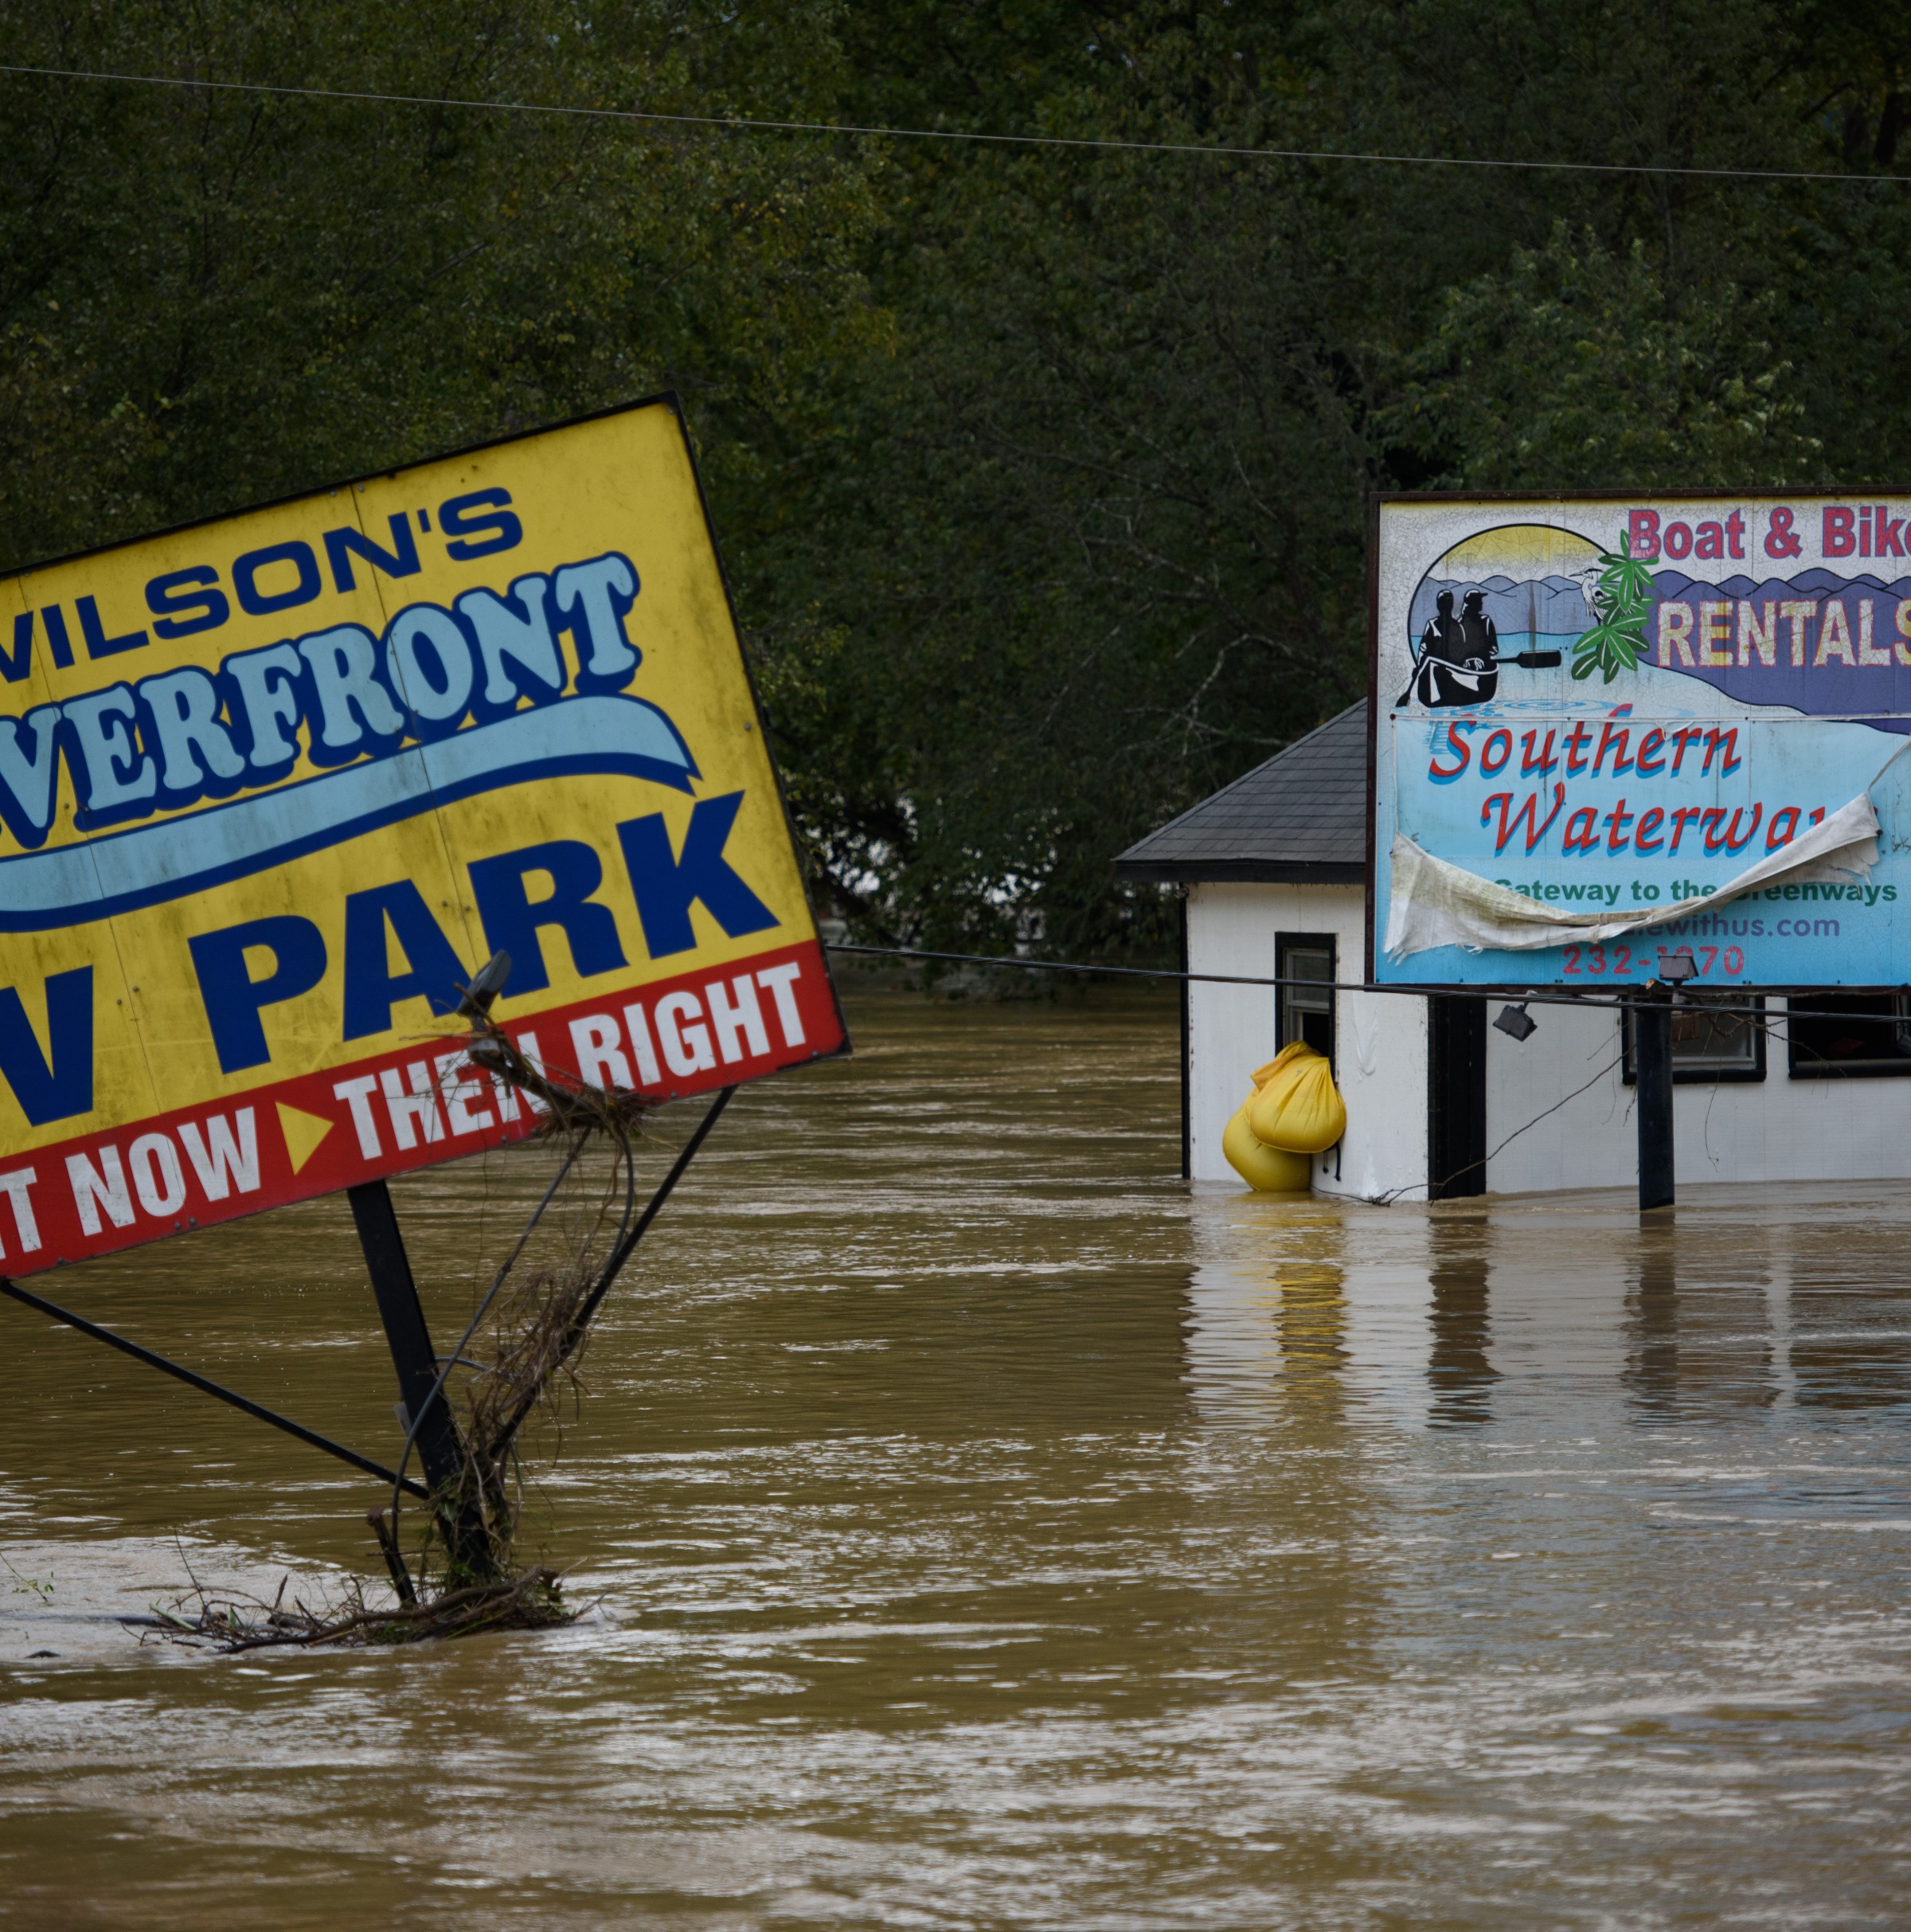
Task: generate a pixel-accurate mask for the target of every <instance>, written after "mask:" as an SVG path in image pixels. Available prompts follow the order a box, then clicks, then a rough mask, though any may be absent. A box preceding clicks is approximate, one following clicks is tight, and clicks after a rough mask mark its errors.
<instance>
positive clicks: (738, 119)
mask: <svg viewBox="0 0 1911 1932" xmlns="http://www.w3.org/2000/svg"><path fill="white" fill-rule="evenodd" d="M0 74H21V75H31V76H37V77H38V78H41V79H43V80H98V81H106V82H111V83H113V84H117V85H121V86H127V87H159V88H197V89H199V90H201V91H202V92H207V93H222V94H276V95H283V96H287V97H290V98H292V99H295V100H341V101H358V102H361V103H369V104H377V105H381V106H385V107H399V108H458V109H459V110H461V111H466V112H470V113H481V114H537V115H549V116H553V117H557V118H560V119H569V120H592V121H637V122H644V123H653V124H655V125H658V126H666V127H710V128H718V129H729V130H733V131H737V132H741V133H748V134H819V135H870V136H875V137H877V138H880V139H885V140H892V141H952V142H967V143H971V144H972V145H976V146H983V147H1041V148H1075V149H1081V150H1084V151H1089V152H1098V153H1104V154H1190V155H1198V156H1203V157H1206V158H1213V159H1219V160H1239V161H1319V162H1333V161H1345V162H1360V163H1362V164H1364V165H1367V166H1378V167H1416V168H1499V169H1505V170H1514V171H1517V172H1520V173H1526V174H1646V175H1671V176H1678V177H1682V178H1692V179H1699V180H1718V181H1810V182H1857V183H1863V184H1876V183H1878V182H1905V181H1907V180H1911V176H1907V175H1902V174H1826V173H1821V172H1817V171H1815V170H1811V169H1809V168H1721V167H1712V168H1707V167H1692V166H1678V165H1676V164H1675V163H1673V162H1656V161H1507V160H1499V159H1484V158H1479V157H1476V156H1473V155H1467V154H1358V153H1351V152H1349V151H1346V150H1343V149H1338V148H1303V147H1237V146H1233V145H1229V144H1227V143H1207V142H1202V141H1125V140H1120V139H1115V138H1114V137H1112V136H1108V135H1053V134H978V133H973V132H970V131H966V130H963V129H959V128H950V127H875V126H868V125H865V124H863V123H860V122H855V121H780V120H768V119H760V118H759V117H757V116H756V115H742V114H666V113H663V112H662V111H658V110H656V109H652V108H579V107H565V106H553V105H549V104H545V103H544V102H541V101H529V100H471V99H469V98H461V97H459V96H440V95H435V94H386V93H381V92H374V91H373V90H371V89H369V88H317V87H288V86H280V85H276V84H273V83H272V82H269V81H264V80H201V79H198V78H197V77H193V76H184V75H176V74H113V73H103V72H93V71H92V70H91V69H88V68H71V67H27V66H21V65H12V64H7V63H0Z"/></svg>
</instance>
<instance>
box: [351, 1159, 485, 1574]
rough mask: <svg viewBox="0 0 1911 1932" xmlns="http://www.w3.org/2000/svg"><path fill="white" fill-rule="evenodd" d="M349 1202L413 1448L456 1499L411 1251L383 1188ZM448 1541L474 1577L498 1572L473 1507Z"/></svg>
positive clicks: (447, 1428) (454, 1445)
mask: <svg viewBox="0 0 1911 1932" xmlns="http://www.w3.org/2000/svg"><path fill="white" fill-rule="evenodd" d="M346 1199H348V1200H349V1201H350V1203H351V1204H352V1218H353V1220H354V1221H355V1222H357V1223H358V1245H359V1246H360V1247H361V1248H362V1249H363V1250H365V1266H366V1268H367V1269H369V1271H370V1273H371V1277H372V1293H373V1295H374V1296H376V1297H377V1302H378V1319H379V1320H381V1322H383V1323H384V1324H385V1340H386V1342H387V1343H389V1344H390V1347H391V1351H392V1366H393V1368H395V1369H396V1370H397V1371H398V1393H399V1394H400V1396H401V1398H402V1399H403V1401H404V1412H405V1414H406V1416H407V1418H408V1419H409V1422H410V1423H412V1424H415V1425H416V1433H415V1435H414V1437H413V1440H414V1441H415V1442H416V1446H417V1449H418V1460H419V1461H420V1463H421V1464H422V1465H423V1466H424V1476H425V1480H426V1481H427V1482H428V1484H430V1485H431V1487H432V1490H433V1492H444V1493H446V1494H447V1495H448V1494H451V1493H453V1492H455V1490H456V1488H457V1485H458V1483H459V1477H460V1475H461V1474H462V1472H463V1465H464V1445H463V1443H462V1442H460V1441H459V1437H458V1425H457V1423H456V1422H455V1421H454V1420H453V1419H452V1416H451V1405H450V1404H449V1403H448V1402H446V1400H445V1399H444V1392H443V1390H439V1392H438V1393H437V1394H436V1396H434V1395H433V1394H432V1390H434V1389H435V1388H436V1387H437V1383H438V1367H439V1363H438V1357H437V1355H436V1351H434V1350H433V1349H432V1335H431V1331H430V1329H429V1328H427V1327H426V1326H425V1320H424V1304H422V1303H421V1302H420V1300H419V1299H418V1285H417V1283H416V1281H414V1280H413V1279H412V1263H411V1257H409V1256H408V1255H407V1254H406V1253H405V1251H404V1236H403V1234H401V1233H400V1232H399V1228H398V1215H397V1210H395V1209H394V1208H393V1206H392V1196H391V1191H390V1189H389V1188H388V1187H386V1186H385V1183H384V1182H383V1181H365V1182H363V1183H361V1184H360V1185H359V1186H358V1187H348V1188H347V1189H346ZM446 1533H447V1537H448V1538H449V1539H450V1540H451V1543H452V1546H453V1548H454V1551H455V1554H456V1555H457V1557H458V1559H459V1562H461V1563H462V1564H463V1566H464V1567H465V1568H466V1569H467V1570H471V1571H474V1572H476V1573H479V1574H483V1573H484V1572H486V1571H487V1570H490V1568H491V1567H492V1564H491V1552H490V1543H489V1541H488V1539H487V1538H486V1536H485V1533H484V1526H483V1520H482V1519H481V1518H480V1516H479V1513H478V1511H477V1509H476V1508H475V1506H474V1505H473V1503H472V1502H471V1500H470V1499H468V1498H467V1500H466V1502H465V1504H464V1506H463V1508H462V1509H461V1510H460V1511H459V1515H458V1519H457V1520H456V1522H455V1523H448V1522H447V1524H446Z"/></svg>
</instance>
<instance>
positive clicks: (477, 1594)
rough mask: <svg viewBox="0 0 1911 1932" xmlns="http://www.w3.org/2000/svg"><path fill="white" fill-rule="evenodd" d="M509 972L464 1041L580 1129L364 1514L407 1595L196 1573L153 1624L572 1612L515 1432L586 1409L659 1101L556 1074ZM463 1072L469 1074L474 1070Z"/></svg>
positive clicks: (486, 981) (343, 1626) (477, 1004)
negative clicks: (324, 1599) (256, 1589)
mask: <svg viewBox="0 0 1911 1932" xmlns="http://www.w3.org/2000/svg"><path fill="white" fill-rule="evenodd" d="M509 974H510V957H509V956H508V955H506V954H504V953H499V954H498V955H497V956H495V957H494V958H493V959H492V960H491V961H490V964H487V966H486V968H484V970H483V972H481V973H480V974H479V976H478V977H477V978H476V979H475V980H474V981H473V982H472V984H471V987H470V988H469V989H467V991H466V992H465V995H464V999H463V1005H462V1007H461V1008H460V1011H461V1013H462V1015H463V1017H464V1018H466V1019H468V1020H469V1021H470V1023H471V1035H470V1038H469V1043H468V1045H467V1050H466V1054H465V1058H466V1059H467V1061H468V1062H469V1063H470V1065H471V1066H473V1067H475V1068H478V1069H479V1070H482V1071H483V1073H485V1074H488V1075H489V1076H490V1078H491V1079H492V1080H493V1081H495V1082H497V1083H498V1085H500V1086H502V1087H503V1088H506V1089H509V1090H510V1092H511V1093H513V1094H514V1095H515V1096H516V1097H517V1098H518V1102H519V1104H520V1105H522V1106H523V1107H526V1108H528V1109H530V1111H531V1112H532V1113H534V1114H536V1115H537V1116H538V1117H539V1123H538V1127H537V1132H538V1134H540V1135H541V1136H543V1137H545V1138H548V1139H550V1140H563V1141H566V1142H568V1146H567V1147H566V1148H565V1153H564V1156H563V1158H562V1160H561V1162H560V1163H559V1165H558V1167H557V1173H556V1174H555V1175H554V1176H553V1179H552V1181H551V1183H550V1186H549V1187H548V1188H547V1189H546V1190H545V1195H544V1197H543V1199H541V1201H540V1202H539V1203H538V1204H537V1207H536V1209H535V1210H533V1213H532V1214H531V1216H530V1219H529V1221H528V1222H526V1226H525V1228H524V1230H523V1232H522V1234H520V1235H519V1237H518V1240H517V1242H516V1243H515V1245H514V1246H513V1248H512V1250H511V1251H510V1254H509V1255H508V1256H507V1257H506V1260H505V1261H504V1263H503V1265H502V1267H500V1268H499V1269H498V1273H497V1275H496V1277H494V1279H493V1281H492V1282H491V1284H490V1288H489V1289H488V1290H487V1293H485V1294H484V1296H483V1297H482V1298H481V1299H480V1300H479V1304H478V1307H477V1309H476V1311H475V1312H474V1314H473V1315H472V1316H471V1320H470V1322H469V1324H467V1327H466V1328H465V1331H464V1333H463V1336H460V1337H459V1341H458V1343H457V1345H456V1346H455V1347H454V1348H453V1349H452V1350H451V1352H450V1354H449V1355H447V1356H446V1357H445V1358H444V1360H443V1365H442V1367H440V1371H439V1375H438V1379H437V1382H436V1384H435V1386H433V1389H432V1395H431V1399H430V1401H429V1402H426V1403H424V1404H423V1405H421V1406H420V1413H419V1414H417V1415H416V1416H414V1417H412V1418H411V1419H410V1426H409V1428H408V1431H407V1434H406V1437H405V1443H404V1453H403V1455H402V1456H401V1457H400V1460H399V1464H398V1471H397V1482H395V1483H394V1484H393V1490H392V1496H391V1502H390V1504H389V1511H387V1512H378V1511H373V1512H370V1513H369V1515H368V1516H367V1518H366V1521H367V1522H368V1523H369V1525H370V1527H371V1529H372V1531H373V1535H375V1536H376V1537H377V1541H378V1546H379V1549H380V1551H381V1554H382V1555H383V1557H384V1559H385V1568H386V1570H387V1572H388V1574H389V1576H390V1578H391V1582H392V1587H393V1592H394V1593H395V1594H396V1596H397V1603H396V1605H394V1606H393V1607H391V1608H389V1609H388V1608H380V1607H377V1606H376V1605H370V1604H368V1603H367V1602H366V1601H365V1590H364V1586H363V1585H362V1584H361V1583H360V1582H358V1581H356V1580H354V1581H353V1582H350V1583H349V1584H348V1585H347V1586H346V1589H345V1590H344V1593H343V1594H342V1596H341V1597H340V1598H339V1599H338V1601H337V1602H332V1603H329V1604H326V1605H321V1606H320V1607H319V1608H318V1609H309V1608H308V1607H307V1605H304V1604H303V1603H302V1602H299V1601H298V1600H297V1599H296V1598H295V1599H294V1602H293V1604H292V1607H291V1609H287V1608H286V1606H285V1605H284V1602H283V1598H284V1594H285V1590H284V1586H283V1584H282V1585H281V1586H280V1588H279V1596H278V1598H275V1599H274V1601H273V1602H272V1603H271V1604H269V1605H268V1604H266V1603H264V1602H262V1601H260V1600H257V1599H254V1598H247V1597H244V1596H234V1597H215V1596H213V1595H212V1594H209V1592H207V1591H206V1590H205V1589H203V1588H202V1587H201V1586H200V1585H199V1584H198V1582H197V1578H194V1579H193V1590H192V1591H190V1593H188V1594H187V1595H186V1596H185V1597H182V1598H180V1599H179V1600H178V1602H175V1603H174V1604H173V1605H170V1606H168V1607H166V1608H162V1607H160V1606H158V1605H155V1606H154V1617H155V1619H156V1620H157V1621H156V1623H155V1625H154V1628H155V1629H158V1630H160V1631H161V1632H162V1633H164V1634H166V1635H169V1636H178V1637H182V1638H193V1639H209V1640H210V1641H213V1642H215V1643H217V1644H219V1645H222V1646H223V1647H225V1648H228V1649H232V1650H251V1649H256V1648H260V1647H261V1646H264V1645H276V1644H281V1645H282V1644H290V1645H321V1644H334V1643H356V1644H365V1643H410V1642H415V1641H418V1640H419V1639H421V1638H424V1637H467V1636H470V1635H471V1634H473V1633H475V1632H477V1631H479V1630H497V1629H519V1630H523V1629H549V1628H551V1627H552V1626H553V1625H561V1624H565V1623H568V1622H569V1621H571V1620H572V1618H573V1615H574V1613H573V1611H571V1610H570V1609H568V1608H567V1607H566V1605H565V1602H564V1600H563V1596H562V1593H561V1589H560V1582H559V1578H558V1576H557V1572H555V1571H554V1570H549V1569H545V1568H527V1569H522V1570H520V1569H518V1567H517V1564H516V1562H515V1559H514V1552H515V1546H516V1543H517V1539H518V1530H519V1526H520V1523H521V1520H522V1508H523V1500H524V1470H523V1467H522V1461H521V1459H520V1456H519V1451H518V1443H519V1441H520V1438H521V1437H522V1433H523V1431H524V1429H525V1427H526V1424H527V1423H529V1422H532V1421H533V1420H534V1419H539V1418H541V1419H542V1420H544V1421H545V1422H547V1423H548V1424H549V1426H550V1427H551V1429H553V1432H555V1433H557V1435H558V1436H560V1437H561V1432H562V1429H563V1428H564V1426H565V1422H566V1421H567V1420H569V1419H573V1418H575V1417H576V1413H577V1410H578V1406H579V1404H580V1401H581V1398H582V1394H583V1383H582V1381H581V1379H580V1370H581V1367H582V1365H583V1361H584V1351H585V1349H586V1347H587V1345H588V1340H589V1336H590V1323H591V1318H592V1316H593V1315H594V1314H595V1313H596V1310H597V1308H598V1305H599V1304H600V1302H601V1301H602V1300H603V1299H604V1295H605V1294H606V1293H608V1290H609V1289H610V1286H611V1284H612V1281H615V1279H616V1276H617V1273H618V1271H619V1269H621V1268H622V1267H623V1264H624V1262H625V1261H626V1260H627V1258H628V1257H629V1255H630V1253H631V1249H632V1247H633V1246H635V1241H636V1238H637V1236H638V1235H639V1234H641V1233H642V1231H643V1226H645V1225H647V1220H648V1214H647V1215H646V1216H645V1217H644V1219H643V1220H642V1221H640V1220H639V1216H638V1203H637V1175H636V1148H637V1143H638V1141H639V1139H640V1138H642V1136H643V1128H644V1124H645V1120H646V1117H647V1114H648V1113H649V1112H650V1110H651V1109H650V1105H649V1103H647V1102H646V1101H643V1099H642V1098H641V1097H639V1096H637V1095H635V1094H631V1093H622V1092H618V1091H616V1090H613V1089H606V1088H603V1087H596V1086H592V1085H588V1084H587V1083H585V1082H584V1081H579V1080H576V1079H573V1078H570V1077H567V1076H564V1075H561V1074H558V1075H553V1074H549V1073H547V1071H546V1070H545V1069H544V1068H543V1067H541V1066H538V1065H537V1063H536V1062H533V1060H532V1059H530V1057H529V1056H528V1055H527V1054H526V1053H525V1052H524V1051H523V1050H522V1048H521V1047H520V1046H518V1042H516V1041H515V1040H514V1039H513V1038H511V1037H510V1035H509V1034H506V1032H505V1031H503V1030H502V1028H501V1027H498V1026H497V1025H496V1024H495V1023H494V1022H493V1021H492V1019H491V1018H490V1008H491V1006H492V1003H493V1002H494V1000H495V999H496V998H497V996H498V992H499V991H501V990H502V988H503V985H504V983H505V980H506V978H507V977H508V976H509ZM453 1074H454V1075H455V1076H456V1077H468V1073H467V1072H466V1070H459V1069H456V1068H454V1069H453ZM719 1105H721V1102H719ZM714 1113H715V1109H713V1113H712V1116H711V1118H712V1119H713V1118H714ZM707 1125H708V1122H707V1121H706V1128H707ZM703 1131H704V1130H703V1129H700V1130H699V1136H698V1137H699V1138H701V1132H703ZM594 1146H595V1147H606V1148H608V1151H609V1152H610V1155H611V1159H610V1160H609V1161H608V1164H601V1165H600V1164H596V1163H588V1164H587V1163H584V1160H583V1156H584V1154H585V1152H586V1151H587V1150H588V1149H589V1148H592V1147H594ZM693 1146H694V1143H693ZM689 1151H690V1150H686V1156H687V1153H688V1152H689ZM683 1158H684V1157H680V1158H679V1161H678V1166H677V1167H676V1168H674V1169H673V1170H672V1172H671V1174H670V1176H669V1177H668V1178H667V1179H666V1182H665V1183H664V1188H663V1190H660V1192H659V1200H660V1199H661V1195H662V1192H663V1191H667V1190H668V1188H669V1187H670V1185H671V1184H672V1183H674V1180H675V1178H676V1175H677V1174H678V1172H680V1171H682V1164H683ZM586 1176H590V1177H592V1178H585V1177H586ZM567 1183H568V1184H569V1192H568V1194H567V1195H566V1197H565V1207H566V1210H567V1211H566V1212H565V1214H563V1215H562V1216H561V1217H559V1220H560V1221H561V1226H560V1227H558V1228H557V1230H556V1231H555V1232H553V1231H552V1230H550V1229H547V1228H546V1227H545V1218H546V1210H549V1208H550V1207H551V1206H552V1204H553V1201H554V1200H556V1199H558V1197H559V1195H560V1193H561V1191H564V1190H565V1189H566V1187H567ZM656 1205H658V1203H656V1202H654V1203H653V1204H652V1209H651V1211H655V1206H656ZM541 1230H544V1231H543V1232H542V1233H541ZM527 1257H528V1258H527ZM454 1378H456V1381H455V1385H454ZM454 1386H455V1394H456V1398H457V1401H456V1406H457V1408H458V1410H459V1411H461V1413H460V1414H459V1417H458V1423H459V1426H458V1428H457V1429H456V1432H455V1433H456V1436H457V1440H458V1444H459V1464H458V1467H457V1469H456V1472H455V1475H454V1476H451V1478H450V1479H449V1480H440V1481H439V1482H437V1483H436V1484H434V1487H433V1488H432V1494H431V1496H430V1498H429V1500H428V1504H427V1506H426V1508H425V1509H424V1512H422V1521H421V1522H420V1523H419V1525H418V1528H417V1531H416V1539H415V1543H414V1547H413V1549H412V1553H411V1555H410V1557H409V1559H407V1556H406V1555H405V1553H404V1547H403V1543H402V1541H401V1523H400V1512H401V1508H402V1504H403V1501H404V1476H405V1472H406V1469H407V1467H408V1465H409V1463H410V1461H411V1458H412V1451H413V1449H415V1447H416V1444H417V1441H418V1437H419V1434H420V1429H421V1427H422V1426H423V1423H424V1418H425V1417H426V1416H427V1415H428V1414H430V1413H432V1410H433V1407H434V1406H435V1405H436V1404H438V1403H440V1402H445V1401H448V1400H450V1399H451V1398H450V1396H449V1394H447V1390H451V1389H452V1388H453V1387H454ZM189 1574H190V1566H189Z"/></svg>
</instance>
